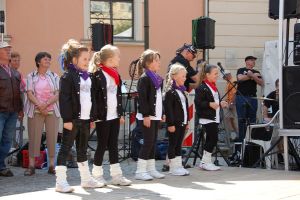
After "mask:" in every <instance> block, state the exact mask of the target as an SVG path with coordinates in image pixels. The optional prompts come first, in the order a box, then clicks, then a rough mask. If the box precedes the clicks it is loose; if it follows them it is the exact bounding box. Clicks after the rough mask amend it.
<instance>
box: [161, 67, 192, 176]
mask: <svg viewBox="0 0 300 200" xmlns="http://www.w3.org/2000/svg"><path fill="white" fill-rule="evenodd" d="M186 73H187V72H186V69H185V68H184V67H183V66H182V65H180V64H173V65H171V68H170V71H169V73H168V77H167V84H166V94H165V102H164V108H165V114H166V122H167V126H168V137H169V147H168V159H170V163H169V166H170V173H171V174H172V175H175V176H184V175H189V172H188V171H187V170H186V169H184V168H183V166H182V158H181V145H182V140H183V137H184V134H185V130H186V129H187V128H188V116H189V114H188V100H187V97H186V95H185V93H184V92H185V91H186V88H185V86H184V81H185V80H186Z"/></svg>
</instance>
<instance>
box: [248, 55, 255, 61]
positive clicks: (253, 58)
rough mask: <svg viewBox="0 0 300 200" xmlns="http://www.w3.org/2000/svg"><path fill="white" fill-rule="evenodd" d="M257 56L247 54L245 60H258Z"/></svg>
mask: <svg viewBox="0 0 300 200" xmlns="http://www.w3.org/2000/svg"><path fill="white" fill-rule="evenodd" d="M256 59H257V58H256V57H254V56H247V57H246V58H245V61H247V60H256Z"/></svg>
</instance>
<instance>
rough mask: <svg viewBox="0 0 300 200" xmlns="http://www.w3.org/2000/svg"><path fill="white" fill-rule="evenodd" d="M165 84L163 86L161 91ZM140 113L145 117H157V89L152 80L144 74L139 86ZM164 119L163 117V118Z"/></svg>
mask: <svg viewBox="0 0 300 200" xmlns="http://www.w3.org/2000/svg"><path fill="white" fill-rule="evenodd" d="M162 88H163V84H161V91H162ZM137 91H138V112H139V113H141V114H142V115H143V117H149V116H156V113H155V107H156V89H155V87H154V84H153V83H152V81H151V79H150V78H149V77H148V76H147V75H146V74H145V73H143V74H142V76H141V77H140V79H139V81H138V84H137ZM161 117H162V116H161Z"/></svg>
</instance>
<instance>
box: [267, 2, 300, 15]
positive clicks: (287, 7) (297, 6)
mask: <svg viewBox="0 0 300 200" xmlns="http://www.w3.org/2000/svg"><path fill="white" fill-rule="evenodd" d="M269 17H270V18H271V19H275V20H276V19H278V18H279V0H269ZM298 17H300V0H285V1H284V18H285V19H287V18H298Z"/></svg>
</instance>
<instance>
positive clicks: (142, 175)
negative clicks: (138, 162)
mask: <svg viewBox="0 0 300 200" xmlns="http://www.w3.org/2000/svg"><path fill="white" fill-rule="evenodd" d="M134 178H135V179H137V180H142V181H151V180H153V177H152V176H150V174H149V173H148V172H141V173H135V177H134Z"/></svg>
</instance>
